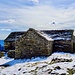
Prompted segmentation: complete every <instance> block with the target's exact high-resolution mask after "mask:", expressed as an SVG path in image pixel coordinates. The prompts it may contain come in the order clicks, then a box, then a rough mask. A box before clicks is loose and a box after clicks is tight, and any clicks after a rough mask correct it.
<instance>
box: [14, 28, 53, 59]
mask: <svg viewBox="0 0 75 75" xmlns="http://www.w3.org/2000/svg"><path fill="white" fill-rule="evenodd" d="M52 46H53V41H48V40H46V39H45V38H44V37H42V36H41V35H40V34H38V33H37V32H36V30H34V29H29V30H28V31H27V33H26V34H25V35H23V36H22V38H20V39H19V40H18V41H17V42H16V50H15V58H31V57H36V56H48V55H50V54H51V53H52Z"/></svg>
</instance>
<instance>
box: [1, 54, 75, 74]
mask: <svg viewBox="0 0 75 75" xmlns="http://www.w3.org/2000/svg"><path fill="white" fill-rule="evenodd" d="M2 60H5V61H6V63H5V62H4V61H2ZM8 60H10V61H8ZM2 62H3V63H5V64H8V65H10V66H9V67H2V66H1V67H0V75H53V74H57V75H61V74H64V75H75V54H70V53H53V54H52V55H51V56H49V57H47V58H46V57H37V58H32V59H23V60H21V59H19V60H14V59H10V58H7V57H2V58H0V64H2ZM71 73H72V74H71Z"/></svg>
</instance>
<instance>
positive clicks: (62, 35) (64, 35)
mask: <svg viewBox="0 0 75 75" xmlns="http://www.w3.org/2000/svg"><path fill="white" fill-rule="evenodd" d="M40 34H41V35H42V36H43V37H45V38H46V39H48V40H71V39H72V36H73V30H42V31H40Z"/></svg>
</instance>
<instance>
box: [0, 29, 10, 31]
mask: <svg viewBox="0 0 75 75" xmlns="http://www.w3.org/2000/svg"><path fill="white" fill-rule="evenodd" d="M1 31H11V29H1Z"/></svg>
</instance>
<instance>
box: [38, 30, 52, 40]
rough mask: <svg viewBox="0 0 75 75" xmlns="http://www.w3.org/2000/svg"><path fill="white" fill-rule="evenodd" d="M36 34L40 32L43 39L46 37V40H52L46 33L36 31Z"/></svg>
mask: <svg viewBox="0 0 75 75" xmlns="http://www.w3.org/2000/svg"><path fill="white" fill-rule="evenodd" d="M38 34H40V35H41V36H42V37H44V38H45V39H47V40H48V41H53V39H52V38H50V37H49V36H48V35H47V34H46V33H44V32H41V31H38Z"/></svg>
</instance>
